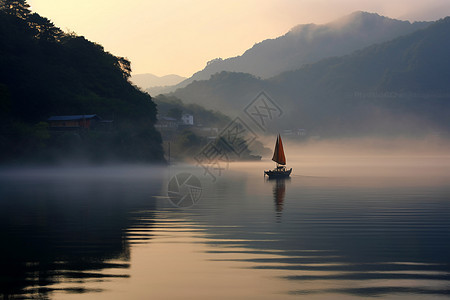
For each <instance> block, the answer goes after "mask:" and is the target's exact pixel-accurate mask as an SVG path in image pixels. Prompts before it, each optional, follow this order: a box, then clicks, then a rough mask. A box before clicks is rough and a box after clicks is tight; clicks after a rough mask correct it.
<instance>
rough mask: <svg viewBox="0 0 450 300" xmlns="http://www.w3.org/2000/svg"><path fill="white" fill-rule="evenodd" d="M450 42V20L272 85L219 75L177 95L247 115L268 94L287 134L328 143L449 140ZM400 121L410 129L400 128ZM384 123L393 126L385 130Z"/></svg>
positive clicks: (290, 74) (235, 75) (321, 63)
mask: <svg viewBox="0 0 450 300" xmlns="http://www.w3.org/2000/svg"><path fill="white" fill-rule="evenodd" d="M449 35H450V17H447V18H445V19H441V20H439V21H436V22H435V23H432V24H431V25H429V26H428V27H427V28H424V29H420V30H417V31H415V32H413V33H411V34H409V35H404V36H400V37H397V38H395V39H393V40H391V41H388V42H383V43H379V44H375V45H372V46H368V47H366V48H364V49H360V50H357V51H354V52H353V53H351V54H347V55H344V56H340V57H331V58H326V59H323V60H321V61H319V62H316V63H312V64H305V65H303V66H302V67H301V68H299V69H297V70H294V71H286V72H283V73H281V74H279V75H277V76H274V77H271V78H269V79H266V80H263V79H260V78H257V77H255V76H252V75H249V74H243V73H230V72H221V73H217V74H215V75H213V76H211V78H210V79H209V80H205V81H195V82H193V83H191V84H190V85H188V86H187V87H186V88H183V89H178V90H177V91H176V92H174V95H175V96H177V97H179V98H181V99H183V100H184V101H185V102H188V103H189V102H196V103H201V104H203V105H206V106H208V105H209V107H213V106H214V107H216V109H221V110H223V111H227V113H233V114H236V113H239V111H240V110H242V109H243V107H241V106H242V103H248V102H250V101H251V100H252V99H253V98H252V97H254V96H255V95H257V93H258V92H259V91H261V90H265V91H267V92H268V93H269V94H270V95H272V96H273V98H274V99H276V100H277V101H279V102H280V104H281V105H282V106H283V107H284V110H285V111H286V112H287V114H286V121H285V122H283V126H285V127H288V128H293V127H297V128H299V127H300V128H307V129H311V130H313V131H316V132H318V133H320V134H328V135H329V134H332V132H333V131H335V130H337V129H338V128H340V129H341V131H340V133H339V134H343V133H344V132H349V133H350V132H353V133H352V134H354V133H355V132H356V131H357V130H363V131H364V130H365V131H366V132H367V131H372V132H376V131H377V130H378V131H379V132H389V130H388V128H389V126H391V127H392V130H391V131H395V130H394V129H393V128H398V129H399V130H400V131H403V132H408V131H409V130H411V131H414V130H416V131H420V130H422V129H423V130H425V129H427V130H428V129H429V130H436V131H439V130H444V131H446V132H448V131H449V126H448V124H447V123H448V122H447V121H446V120H448V119H449V118H450V115H449V113H448V112H449V111H450V107H449V106H450V100H449V99H450V88H449V87H448V84H447V83H448V82H450V70H449V68H448V66H449V65H450V54H449V53H450V42H449V41H448V39H447V38H446V37H448V36H449ZM377 113H378V119H377V116H376V114H377ZM396 118H397V120H396ZM401 118H407V119H408V120H409V121H408V122H406V121H405V122H403V124H400V123H401V122H398V121H399V120H400V119H401ZM299 120H300V121H299ZM381 120H384V121H383V122H385V123H386V124H389V125H381V123H382V122H381ZM412 120H415V121H416V122H415V123H414V122H412ZM370 122H371V123H372V124H369V123H370ZM356 124H360V125H358V126H357V127H359V128H357V127H355V126H356ZM362 124H364V125H362ZM283 126H281V127H283ZM371 126H372V127H371ZM383 126H384V127H383ZM408 126H409V128H408ZM369 127H370V128H369ZM382 127H383V128H382ZM376 128H378V129H376ZM413 128H414V129H413ZM278 129H282V128H278Z"/></svg>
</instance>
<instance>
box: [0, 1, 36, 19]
mask: <svg viewBox="0 0 450 300" xmlns="http://www.w3.org/2000/svg"><path fill="white" fill-rule="evenodd" d="M0 10H2V11H4V12H6V13H7V14H9V15H12V16H15V17H19V18H21V19H26V18H27V17H28V15H29V14H30V5H28V3H27V1H26V0H0Z"/></svg>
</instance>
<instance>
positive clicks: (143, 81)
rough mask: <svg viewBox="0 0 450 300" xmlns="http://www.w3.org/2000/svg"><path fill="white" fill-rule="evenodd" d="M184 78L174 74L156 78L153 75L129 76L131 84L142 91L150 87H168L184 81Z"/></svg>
mask: <svg viewBox="0 0 450 300" xmlns="http://www.w3.org/2000/svg"><path fill="white" fill-rule="evenodd" d="M185 79H186V77H182V76H179V75H175V74H170V75H165V76H161V77H160V76H156V75H153V74H149V73H147V74H136V75H133V76H131V78H130V80H131V82H132V83H133V84H135V85H137V86H138V87H140V88H141V89H143V90H146V89H148V88H152V87H161V86H168V85H175V84H178V83H180V82H182V81H183V80H185Z"/></svg>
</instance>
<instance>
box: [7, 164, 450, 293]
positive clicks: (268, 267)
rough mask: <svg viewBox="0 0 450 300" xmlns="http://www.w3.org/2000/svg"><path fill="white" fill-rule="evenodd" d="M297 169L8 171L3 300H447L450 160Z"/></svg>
mask: <svg viewBox="0 0 450 300" xmlns="http://www.w3.org/2000/svg"><path fill="white" fill-rule="evenodd" d="M290 166H291V167H293V168H294V171H293V173H292V177H291V178H290V179H289V180H284V181H280V180H278V181H269V180H267V178H264V176H263V170H264V169H267V168H270V167H272V162H270V161H261V162H248V163H230V164H229V165H228V166H227V167H228V168H227V169H223V170H216V171H217V172H216V173H215V177H214V178H213V177H212V176H210V175H209V174H208V173H206V174H205V172H204V169H202V168H201V167H199V166H193V165H187V164H186V165H182V164H180V165H172V166H170V167H160V166H104V167H83V166H78V167H66V168H16V169H7V168H3V169H1V170H0V225H1V227H0V238H1V242H2V246H1V249H0V295H1V296H0V298H1V297H3V298H44V299H46V298H49V299H84V298H86V299H124V298H126V299H367V298H368V297H381V298H382V299H424V298H426V299H444V298H445V299H447V298H450V157H446V156H440V157H438V156H420V157H419V156H410V157H408V156H401V157H400V156H399V157H395V156H390V157H388V156H384V157H382V156H376V157H375V156H374V157H364V156H361V157H355V156H347V157H329V156H326V157H325V156H323V157H309V158H304V159H297V160H296V161H291V162H290ZM219 171H220V172H219Z"/></svg>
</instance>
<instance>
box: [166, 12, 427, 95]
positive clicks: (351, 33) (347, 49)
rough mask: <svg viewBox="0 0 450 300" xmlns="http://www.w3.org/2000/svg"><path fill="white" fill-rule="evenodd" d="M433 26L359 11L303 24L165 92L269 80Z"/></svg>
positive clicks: (216, 62)
mask: <svg viewBox="0 0 450 300" xmlns="http://www.w3.org/2000/svg"><path fill="white" fill-rule="evenodd" d="M429 24H431V22H413V23H411V22H409V21H401V20H396V19H391V18H388V17H384V16H380V15H378V14H375V13H368V12H362V11H357V12H354V13H351V14H349V15H347V16H344V17H341V18H339V19H336V20H334V21H331V22H329V23H326V24H300V25H296V26H294V27H292V28H291V29H290V30H289V31H288V32H287V33H285V34H284V35H282V36H279V37H277V38H274V39H266V40H264V41H261V42H259V43H256V44H255V45H254V46H253V47H252V48H250V49H247V50H246V51H245V52H244V53H243V54H242V55H239V56H235V57H230V58H227V59H221V58H217V59H213V60H211V61H209V62H208V63H207V65H206V67H205V68H204V69H202V70H200V71H198V72H196V73H195V74H194V75H193V76H192V77H190V78H188V79H186V80H184V81H183V82H181V83H179V84H177V85H175V86H173V87H168V88H166V89H165V90H162V92H170V91H174V90H176V89H177V88H181V87H185V86H187V85H188V84H190V83H192V82H193V81H195V80H206V79H209V77H210V76H211V75H213V74H215V73H218V72H221V71H229V72H243V73H249V74H252V75H254V76H256V77H261V78H263V79H267V78H270V77H273V76H276V75H278V74H280V73H282V72H284V71H290V70H295V69H298V68H300V67H301V66H302V65H303V64H307V63H313V62H317V61H319V60H321V59H324V58H327V57H333V56H341V55H345V54H349V53H351V52H353V51H355V50H358V49H362V48H364V47H367V46H370V45H371V44H375V43H380V42H383V41H388V40H391V39H393V38H396V37H398V36H401V35H405V34H408V33H411V32H414V31H416V30H418V29H422V28H425V27H426V26H428V25H429Z"/></svg>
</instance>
